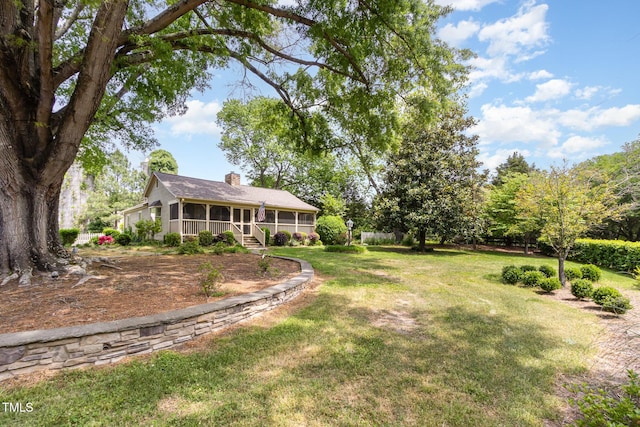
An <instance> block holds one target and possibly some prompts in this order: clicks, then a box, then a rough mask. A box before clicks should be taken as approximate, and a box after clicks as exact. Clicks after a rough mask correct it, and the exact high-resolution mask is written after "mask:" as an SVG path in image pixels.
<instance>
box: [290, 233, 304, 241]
mask: <svg viewBox="0 0 640 427" xmlns="http://www.w3.org/2000/svg"><path fill="white" fill-rule="evenodd" d="M291 237H292V238H293V240H295V241H296V242H302V241H303V240H304V237H302V233H300V232H298V231H296V232H295V233H293V234H292V235H291Z"/></svg>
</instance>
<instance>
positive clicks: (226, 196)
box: [123, 172, 319, 246]
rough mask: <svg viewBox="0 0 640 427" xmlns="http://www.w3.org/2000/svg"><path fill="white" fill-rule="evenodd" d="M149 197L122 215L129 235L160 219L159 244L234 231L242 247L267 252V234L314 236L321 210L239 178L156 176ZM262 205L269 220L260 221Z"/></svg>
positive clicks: (156, 173)
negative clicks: (168, 237)
mask: <svg viewBox="0 0 640 427" xmlns="http://www.w3.org/2000/svg"><path fill="white" fill-rule="evenodd" d="M144 197H145V202H144V203H142V204H140V205H137V206H134V207H132V208H129V209H126V210H125V211H124V212H123V216H124V226H125V229H126V228H128V227H131V229H132V230H134V231H135V224H136V222H138V221H140V220H141V219H150V220H156V219H157V218H160V220H161V222H162V232H161V233H159V234H156V236H155V237H156V238H159V239H162V237H163V236H164V235H165V234H166V233H180V235H181V236H182V237H183V238H184V237H185V236H197V235H198V233H199V232H200V231H203V230H209V231H211V232H212V233H213V234H214V235H217V234H219V233H222V232H224V231H227V230H231V231H233V234H234V236H235V238H236V240H237V241H238V242H241V243H242V244H243V245H245V244H246V243H248V242H250V241H255V240H257V241H258V242H259V243H260V244H261V245H263V246H264V244H265V233H264V232H263V231H262V229H263V228H265V227H266V228H268V229H269V230H270V232H271V235H273V234H275V233H276V232H278V231H289V232H291V233H294V232H305V233H311V232H313V231H314V230H315V223H316V213H317V212H318V210H319V209H317V208H315V207H313V206H311V205H310V204H308V203H305V202H303V201H302V200H300V199H298V198H297V197H296V196H294V195H293V194H291V193H289V192H288V191H283V190H273V189H269V188H258V187H251V186H248V185H240V175H238V174H236V173H234V172H231V173H229V174H227V175H226V176H225V182H218V181H209V180H205V179H198V178H189V177H186V176H179V175H172V174H166V173H160V172H154V173H153V175H152V176H151V178H150V179H149V182H148V183H147V186H146V187H145V190H144ZM263 205H264V215H259V211H260V209H261V206H263ZM261 216H264V219H263V218H259V217H261ZM258 219H263V220H262V221H259V220H258ZM254 239H255V240H254Z"/></svg>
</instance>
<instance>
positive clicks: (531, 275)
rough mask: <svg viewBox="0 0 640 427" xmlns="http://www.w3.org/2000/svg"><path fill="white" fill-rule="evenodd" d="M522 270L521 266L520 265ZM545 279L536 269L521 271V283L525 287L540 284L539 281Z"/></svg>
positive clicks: (533, 286)
mask: <svg viewBox="0 0 640 427" xmlns="http://www.w3.org/2000/svg"><path fill="white" fill-rule="evenodd" d="M520 269H521V270H522V267H520ZM544 279H546V277H545V275H544V274H542V273H541V272H539V271H538V270H529V271H525V272H523V273H522V279H521V280H522V284H523V285H524V286H526V287H527V288H535V287H536V286H540V282H542V281H543V280H544Z"/></svg>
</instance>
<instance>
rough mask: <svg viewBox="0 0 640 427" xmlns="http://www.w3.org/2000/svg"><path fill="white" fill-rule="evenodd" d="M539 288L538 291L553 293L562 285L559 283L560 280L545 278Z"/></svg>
mask: <svg viewBox="0 0 640 427" xmlns="http://www.w3.org/2000/svg"><path fill="white" fill-rule="evenodd" d="M539 286H540V289H542V290H543V291H545V292H553V291H555V290H557V289H560V288H562V283H560V279H558V278H557V277H547V278H545V279H542V281H541V282H540V285H539Z"/></svg>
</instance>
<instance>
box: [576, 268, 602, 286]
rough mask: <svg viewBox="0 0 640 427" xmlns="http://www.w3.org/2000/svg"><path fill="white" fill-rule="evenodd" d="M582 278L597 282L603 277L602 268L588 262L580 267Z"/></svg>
mask: <svg viewBox="0 0 640 427" xmlns="http://www.w3.org/2000/svg"><path fill="white" fill-rule="evenodd" d="M580 271H581V272H582V278H583V279H587V280H591V281H592V282H597V281H598V280H600V278H601V277H602V270H600V269H599V268H598V267H596V266H595V265H593V264H586V265H583V266H581V267H580Z"/></svg>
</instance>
